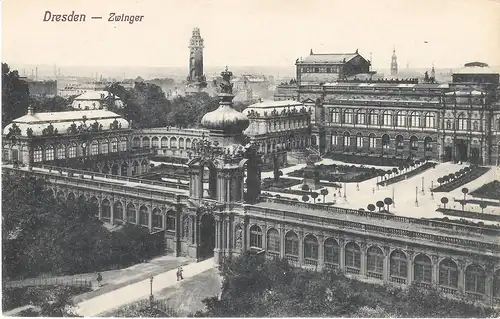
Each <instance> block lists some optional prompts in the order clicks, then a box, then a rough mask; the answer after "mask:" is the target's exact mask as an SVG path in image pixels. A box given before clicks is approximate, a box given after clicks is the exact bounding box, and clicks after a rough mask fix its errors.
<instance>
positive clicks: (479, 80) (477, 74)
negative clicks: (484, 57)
mask: <svg viewBox="0 0 500 319" xmlns="http://www.w3.org/2000/svg"><path fill="white" fill-rule="evenodd" d="M452 77H453V83H470V84H482V85H486V86H493V87H498V86H499V74H498V72H495V71H493V70H492V69H491V68H490V67H489V66H488V64H486V63H482V62H471V63H467V64H465V65H464V67H463V68H462V69H460V70H457V71H455V72H453V75H452Z"/></svg>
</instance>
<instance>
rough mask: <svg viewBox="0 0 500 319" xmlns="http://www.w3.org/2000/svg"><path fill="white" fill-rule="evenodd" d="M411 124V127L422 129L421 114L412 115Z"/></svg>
mask: <svg viewBox="0 0 500 319" xmlns="http://www.w3.org/2000/svg"><path fill="white" fill-rule="evenodd" d="M409 124H410V126H411V127H420V114H418V113H416V112H414V113H412V114H411V119H410V123H409Z"/></svg>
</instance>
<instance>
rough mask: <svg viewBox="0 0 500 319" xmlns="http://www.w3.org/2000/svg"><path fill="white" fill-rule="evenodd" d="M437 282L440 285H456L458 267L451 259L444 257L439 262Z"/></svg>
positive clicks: (455, 286)
mask: <svg viewBox="0 0 500 319" xmlns="http://www.w3.org/2000/svg"><path fill="white" fill-rule="evenodd" d="M439 284H440V285H441V286H446V287H451V288H457V287H458V267H457V264H455V262H454V261H453V260H451V259H445V260H443V261H441V262H440V263H439Z"/></svg>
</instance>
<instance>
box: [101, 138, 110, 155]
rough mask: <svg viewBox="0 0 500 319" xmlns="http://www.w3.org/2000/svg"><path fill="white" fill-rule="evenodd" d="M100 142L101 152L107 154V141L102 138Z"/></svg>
mask: <svg viewBox="0 0 500 319" xmlns="http://www.w3.org/2000/svg"><path fill="white" fill-rule="evenodd" d="M100 144H101V154H108V153H109V141H108V140H106V139H104V140H101V141H100Z"/></svg>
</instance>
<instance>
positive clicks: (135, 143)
mask: <svg viewBox="0 0 500 319" xmlns="http://www.w3.org/2000/svg"><path fill="white" fill-rule="evenodd" d="M132 148H141V139H140V138H139V137H137V136H136V137H134V139H133V140H132Z"/></svg>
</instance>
